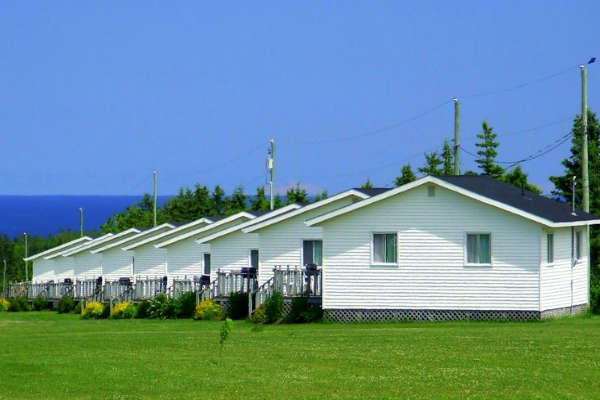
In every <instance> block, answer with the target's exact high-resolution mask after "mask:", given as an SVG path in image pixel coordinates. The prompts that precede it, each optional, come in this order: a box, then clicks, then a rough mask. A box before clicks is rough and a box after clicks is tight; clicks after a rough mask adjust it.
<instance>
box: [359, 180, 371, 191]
mask: <svg viewBox="0 0 600 400" xmlns="http://www.w3.org/2000/svg"><path fill="white" fill-rule="evenodd" d="M360 188H361V189H373V184H372V183H371V180H370V179H369V178H367V181H366V182H365V183H363V184H362V186H361V187H360Z"/></svg>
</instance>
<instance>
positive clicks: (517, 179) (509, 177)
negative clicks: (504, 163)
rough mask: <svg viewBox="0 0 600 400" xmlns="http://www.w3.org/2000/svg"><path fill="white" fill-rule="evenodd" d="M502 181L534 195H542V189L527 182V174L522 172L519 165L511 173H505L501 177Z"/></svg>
mask: <svg viewBox="0 0 600 400" xmlns="http://www.w3.org/2000/svg"><path fill="white" fill-rule="evenodd" d="M502 180H503V181H504V182H506V183H510V184H511V185H514V186H517V187H519V188H523V189H525V190H529V191H530V192H533V193H535V194H542V189H540V188H539V187H538V186H536V185H534V184H532V183H529V182H528V181H527V174H526V173H525V172H523V170H522V169H521V166H520V165H518V166H517V167H516V168H515V169H513V170H512V171H511V172H507V173H505V174H504V176H503V177H502Z"/></svg>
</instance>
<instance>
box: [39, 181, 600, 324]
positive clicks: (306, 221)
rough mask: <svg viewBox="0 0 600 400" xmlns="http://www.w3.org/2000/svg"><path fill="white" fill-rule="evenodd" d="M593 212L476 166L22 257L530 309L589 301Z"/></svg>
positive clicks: (344, 306)
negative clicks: (300, 277) (277, 274)
mask: <svg viewBox="0 0 600 400" xmlns="http://www.w3.org/2000/svg"><path fill="white" fill-rule="evenodd" d="M599 223H600V219H599V218H598V217H595V216H593V215H590V214H586V213H584V212H583V211H579V210H576V211H573V210H572V209H571V208H570V207H569V206H568V205H567V204H564V203H560V202H557V201H554V200H551V199H548V198H546V197H543V196H539V195H536V194H533V193H530V192H527V191H523V190H522V189H519V188H516V187H514V186H511V185H508V184H505V183H502V182H499V181H496V180H494V179H491V178H489V177H486V176H448V177H431V176H428V177H425V178H422V179H419V180H417V181H415V182H412V183H409V184H406V185H403V186H401V187H398V188H395V189H367V190H361V189H351V190H348V191H345V192H342V193H339V194H337V195H335V196H333V197H330V198H328V199H325V200H321V201H319V202H316V203H312V204H310V205H306V206H300V205H296V204H293V205H288V206H286V207H283V208H280V209H277V210H274V211H271V212H267V213H263V214H257V213H252V212H240V213H238V214H235V215H231V216H228V217H225V218H211V217H206V218H201V219H199V220H196V221H193V222H191V223H188V224H185V225H182V226H179V227H175V226H173V225H171V224H163V225H160V226H157V227H155V228H152V229H148V230H144V231H140V230H137V229H133V228H132V229H129V230H127V231H124V232H121V233H118V234H108V235H105V236H102V237H99V238H97V239H93V240H92V239H90V238H87V237H85V238H81V239H78V240H75V241H72V242H69V243H66V244H64V245H62V246H59V247H56V248H53V249H50V250H47V251H45V252H43V253H39V254H36V255H33V256H31V257H29V258H28V259H27V260H28V261H33V280H34V281H35V282H47V281H55V282H58V281H61V280H64V279H71V280H75V279H86V278H87V279H89V278H97V277H100V276H102V277H103V279H104V280H105V281H110V280H116V279H119V278H121V277H136V276H157V277H158V276H160V277H162V276H167V277H168V278H169V280H170V281H171V280H172V279H174V278H181V277H184V276H187V277H191V276H197V275H210V276H211V280H213V279H214V278H215V274H216V271H217V270H221V271H239V270H240V269H241V268H244V267H254V268H256V269H257V272H258V280H259V284H260V283H263V282H265V281H266V280H268V279H269V278H270V277H271V276H272V271H273V268H274V267H276V266H288V265H289V266H291V267H294V266H303V265H306V264H317V265H319V266H320V267H321V269H322V274H323V277H322V279H323V282H322V284H323V287H322V307H323V309H324V311H325V313H326V315H327V316H328V317H329V318H330V319H334V320H336V319H337V320H362V319H371V318H373V319H381V318H383V319H388V318H455V317H465V316H468V317H472V318H477V317H484V318H485V317H489V316H507V317H517V318H522V317H526V318H539V317H543V316H545V315H554V314H557V313H561V312H573V311H574V310H575V311H577V310H581V309H584V308H585V307H586V306H587V304H588V303H589V270H590V268H589V263H588V260H589V244H588V241H587V238H588V236H589V226H590V225H593V224H599Z"/></svg>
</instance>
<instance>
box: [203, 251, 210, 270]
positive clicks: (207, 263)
mask: <svg viewBox="0 0 600 400" xmlns="http://www.w3.org/2000/svg"><path fill="white" fill-rule="evenodd" d="M204 275H210V253H204Z"/></svg>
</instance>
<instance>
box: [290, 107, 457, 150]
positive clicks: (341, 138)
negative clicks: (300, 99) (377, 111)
mask: <svg viewBox="0 0 600 400" xmlns="http://www.w3.org/2000/svg"><path fill="white" fill-rule="evenodd" d="M451 102H452V100H446V101H444V102H443V103H439V104H437V105H435V106H433V107H431V108H428V109H426V110H425V111H422V112H420V113H418V114H416V115H413V116H412V117H409V118H406V119H403V120H401V121H398V122H396V123H393V124H391V125H386V126H383V127H381V128H377V129H374V130H371V131H367V132H363V133H360V134H357V135H349V136H339V137H336V138H329V139H316V140H308V141H298V143H300V144H321V143H338V142H345V141H348V140H353V139H359V138H363V137H369V136H374V135H378V134H380V133H383V132H387V131H390V130H392V129H395V128H398V127H399V126H402V125H405V124H407V123H409V122H412V121H416V120H417V119H419V118H422V117H424V116H426V115H428V114H431V113H432V112H434V111H436V110H438V109H440V108H442V107H443V106H445V105H446V104H449V103H451Z"/></svg>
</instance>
